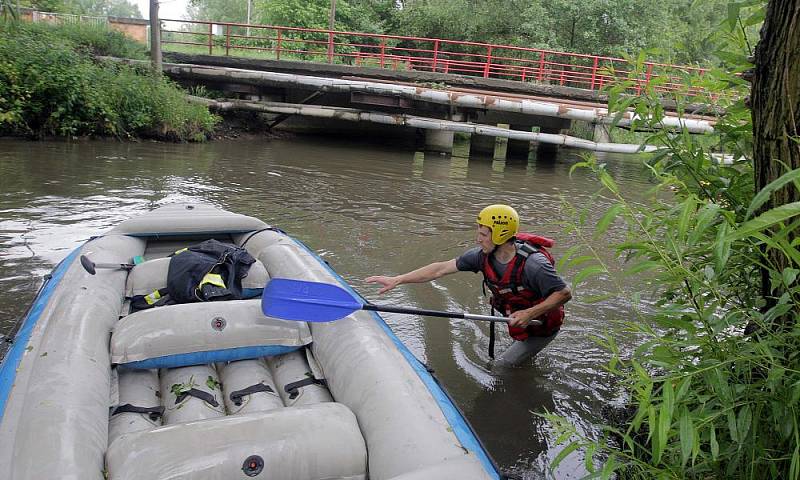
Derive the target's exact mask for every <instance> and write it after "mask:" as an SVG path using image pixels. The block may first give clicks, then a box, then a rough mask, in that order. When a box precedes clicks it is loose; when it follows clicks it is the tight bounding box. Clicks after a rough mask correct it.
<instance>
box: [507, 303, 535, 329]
mask: <svg viewBox="0 0 800 480" xmlns="http://www.w3.org/2000/svg"><path fill="white" fill-rule="evenodd" d="M531 310H533V309H531V308H528V309H525V310H518V311H516V312H514V313H512V314H510V315H509V314H508V312H506V315H508V326H509V327H519V328H525V327H527V326H528V324H530V323H531V320H533V318H534V317H533V316H532V315H531V313H532V312H531Z"/></svg>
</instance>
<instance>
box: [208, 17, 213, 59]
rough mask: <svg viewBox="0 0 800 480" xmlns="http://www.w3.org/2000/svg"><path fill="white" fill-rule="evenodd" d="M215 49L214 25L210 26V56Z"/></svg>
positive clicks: (210, 24)
mask: <svg viewBox="0 0 800 480" xmlns="http://www.w3.org/2000/svg"><path fill="white" fill-rule="evenodd" d="M213 49H214V24H213V23H209V24H208V54H209V55H211V54H212V53H214V52H213Z"/></svg>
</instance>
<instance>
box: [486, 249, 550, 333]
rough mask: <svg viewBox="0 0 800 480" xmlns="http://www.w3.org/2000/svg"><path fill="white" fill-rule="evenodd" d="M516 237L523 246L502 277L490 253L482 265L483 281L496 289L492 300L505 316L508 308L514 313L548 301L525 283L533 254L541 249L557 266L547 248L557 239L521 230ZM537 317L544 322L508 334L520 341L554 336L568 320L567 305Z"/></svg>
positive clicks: (493, 304) (491, 289)
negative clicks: (565, 318) (524, 277)
mask: <svg viewBox="0 0 800 480" xmlns="http://www.w3.org/2000/svg"><path fill="white" fill-rule="evenodd" d="M515 237H516V239H517V240H518V241H519V242H520V243H521V245H518V246H517V254H516V255H514V258H513V259H511V262H509V263H508V266H506V271H505V273H503V276H502V277H500V276H499V275H498V274H497V272H496V271H495V269H494V267H493V266H492V262H491V261H490V259H489V255H483V267H482V268H481V271H482V272H483V282H484V284H485V285H486V287H487V288H488V289H489V291H491V292H492V298H491V299H489V303H491V305H492V307H493V308H494V309H495V310H497V311H498V312H500V313H501V314H503V315H505V314H506V313H507V312H508V311H510V312H511V313H513V312H516V311H518V310H525V309H526V308H531V307H532V306H534V305H537V304H539V303H541V302H543V301H544V298H541V297H539V296H537V295H536V293H534V292H533V291H531V290H529V289H527V288H525V286H524V285H523V282H522V275H523V272H524V271H525V262H526V261H527V260H528V257H529V256H530V255H531V254H534V253H537V252H539V253H541V254H543V255H544V256H545V257H546V258H547V260H549V261H550V264H551V265H555V259H554V258H553V255H552V254H551V253H550V252H549V251H547V248H546V247H552V246H553V245H555V242H554V241H553V240H551V239H549V238H547V237H542V236H539V235H534V234H531V233H517V234H516V235H515ZM537 320H541V321H542V325H528V326H527V327H525V328H521V327H512V326H509V327H508V333H509V334H510V335H511V336H512V337H513V338H514V339H516V340H525V339H527V338H528V337H530V336H535V337H547V336H550V335H552V334H553V332H555V331H556V330H558V329H559V328H561V324H563V323H564V306H563V305H561V306H559V307H558V308H554V309H552V310H550V311H549V312H547V313H545V314H544V315H542V316H541V317H539V318H538V319H537Z"/></svg>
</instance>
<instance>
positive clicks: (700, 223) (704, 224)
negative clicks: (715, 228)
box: [688, 203, 720, 245]
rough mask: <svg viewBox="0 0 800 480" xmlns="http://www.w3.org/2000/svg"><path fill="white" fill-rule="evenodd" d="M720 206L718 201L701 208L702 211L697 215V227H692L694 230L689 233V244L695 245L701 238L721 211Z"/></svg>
mask: <svg viewBox="0 0 800 480" xmlns="http://www.w3.org/2000/svg"><path fill="white" fill-rule="evenodd" d="M719 210H720V207H719V205H717V204H716V203H709V204H707V205H706V206H705V207H703V208H702V209H700V213H699V214H698V215H697V221H696V223H695V227H694V228H693V229H692V232H691V233H690V234H689V240H688V244H689V245H694V244H695V243H697V241H698V240H700V237H701V236H702V235H703V233H704V232H705V231H706V230H708V227H710V226H711V223H712V222H713V221H714V219H715V218H716V217H717V214H718V213H719Z"/></svg>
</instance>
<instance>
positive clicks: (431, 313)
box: [361, 303, 542, 325]
mask: <svg viewBox="0 0 800 480" xmlns="http://www.w3.org/2000/svg"><path fill="white" fill-rule="evenodd" d="M361 309H362V310H374V311H376V312H389V313H407V314H412V315H423V316H426V317H445V318H463V319H466V320H483V321H486V322H503V323H508V318H507V317H495V316H492V315H474V314H471V313H461V312H443V311H441V310H424V309H419V308H406V307H391V306H389V305H375V304H373V303H365V304H364V306H363V307H362V308H361ZM530 324H531V325H541V324H542V322H541V321H540V320H532V321H531V323H530Z"/></svg>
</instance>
